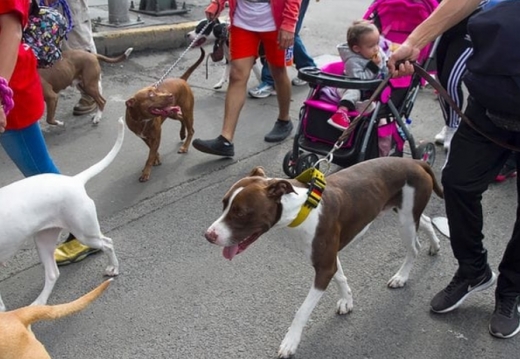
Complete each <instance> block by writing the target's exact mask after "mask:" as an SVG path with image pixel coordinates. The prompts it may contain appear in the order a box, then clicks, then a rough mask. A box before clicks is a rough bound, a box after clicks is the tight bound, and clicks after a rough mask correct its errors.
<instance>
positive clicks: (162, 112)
mask: <svg viewBox="0 0 520 359" xmlns="http://www.w3.org/2000/svg"><path fill="white" fill-rule="evenodd" d="M149 111H150V113H151V114H152V115H157V116H172V115H177V114H179V115H182V111H181V108H180V107H179V106H167V107H151V108H150V110H149Z"/></svg>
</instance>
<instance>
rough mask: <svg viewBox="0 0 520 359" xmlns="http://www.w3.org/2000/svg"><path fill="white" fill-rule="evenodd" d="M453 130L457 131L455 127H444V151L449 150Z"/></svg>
mask: <svg viewBox="0 0 520 359" xmlns="http://www.w3.org/2000/svg"><path fill="white" fill-rule="evenodd" d="M455 131H457V128H453V127H446V133H445V136H444V151H446V152H448V151H449V150H450V145H451V139H452V138H453V135H454V134H455Z"/></svg>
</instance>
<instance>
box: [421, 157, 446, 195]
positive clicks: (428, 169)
mask: <svg viewBox="0 0 520 359" xmlns="http://www.w3.org/2000/svg"><path fill="white" fill-rule="evenodd" d="M418 162H419V163H420V164H421V166H422V168H424V170H425V171H426V172H428V174H429V175H430V177H431V178H432V182H433V191H434V192H435V194H436V195H437V196H439V197H440V198H444V191H443V190H442V188H441V186H439V183H438V182H437V178H436V177H435V173H433V170H432V168H431V166H430V165H429V164H428V163H426V162H424V161H421V160H418Z"/></svg>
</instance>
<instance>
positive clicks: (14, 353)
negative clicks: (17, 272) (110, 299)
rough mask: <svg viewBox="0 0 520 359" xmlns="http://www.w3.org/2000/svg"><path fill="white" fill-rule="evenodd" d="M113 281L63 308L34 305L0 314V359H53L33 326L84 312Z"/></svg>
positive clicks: (60, 306) (105, 282) (106, 282)
mask: <svg viewBox="0 0 520 359" xmlns="http://www.w3.org/2000/svg"><path fill="white" fill-rule="evenodd" d="M111 281H112V279H109V280H106V281H104V282H103V283H101V284H100V285H99V286H98V287H97V288H95V289H94V290H92V291H91V292H90V293H87V294H85V295H84V296H82V297H81V298H79V299H76V300H75V301H73V302H70V303H66V304H60V305H34V306H28V307H23V308H20V309H16V310H12V311H9V312H0V359H50V358H51V357H50V355H49V353H47V350H45V347H44V346H43V344H42V343H40V342H39V341H38V339H36V336H35V335H34V333H33V332H32V331H31V324H32V323H35V322H38V321H42V320H54V319H59V318H62V317H65V316H67V315H71V314H74V313H77V312H79V311H80V310H83V309H85V308H86V307H87V306H88V305H89V304H90V303H92V302H93V301H94V300H95V299H96V298H97V297H99V296H100V295H101V294H102V293H103V292H104V291H105V289H106V288H107V287H108V285H109V284H110V282H111Z"/></svg>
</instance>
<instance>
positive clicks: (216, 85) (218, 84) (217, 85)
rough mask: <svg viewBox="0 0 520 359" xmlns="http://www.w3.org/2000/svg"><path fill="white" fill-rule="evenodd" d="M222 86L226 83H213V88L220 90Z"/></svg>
mask: <svg viewBox="0 0 520 359" xmlns="http://www.w3.org/2000/svg"><path fill="white" fill-rule="evenodd" d="M222 86H224V84H223V83H220V82H219V83H217V84H215V85H213V89H214V90H220V89H221V88H222Z"/></svg>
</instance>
